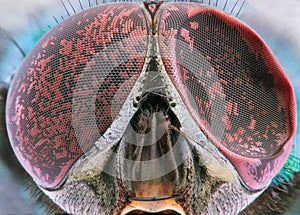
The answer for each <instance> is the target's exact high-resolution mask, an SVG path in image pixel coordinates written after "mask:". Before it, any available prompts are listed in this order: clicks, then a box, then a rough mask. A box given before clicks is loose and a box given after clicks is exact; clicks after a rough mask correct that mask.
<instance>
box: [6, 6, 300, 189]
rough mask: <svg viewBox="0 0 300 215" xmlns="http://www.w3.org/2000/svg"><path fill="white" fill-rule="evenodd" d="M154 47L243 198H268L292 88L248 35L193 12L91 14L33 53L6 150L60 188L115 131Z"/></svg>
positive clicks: (227, 20) (19, 78)
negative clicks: (244, 190) (260, 193)
mask: <svg viewBox="0 0 300 215" xmlns="http://www.w3.org/2000/svg"><path fill="white" fill-rule="evenodd" d="M156 9H157V8H156ZM147 12H150V13H152V14H151V15H152V16H149V15H147V16H146V15H145V14H146V13H147ZM154 13H157V14H154ZM152 18H153V19H154V22H153V23H151V19H152ZM152 24H153V25H152ZM156 24H157V26H156ZM150 31H152V32H151V33H152V34H157V36H158V40H156V39H153V38H152V37H149V35H150ZM156 41H158V44H157V45H158V49H157V50H156V48H157V47H156V46H155V45H156V44H154V43H156ZM153 44H154V45H153ZM150 46H151V47H152V48H153V47H155V49H154V48H153V49H151V50H152V51H153V50H156V51H158V52H159V53H157V54H158V55H157V56H154V57H157V58H158V57H160V56H161V57H162V61H163V64H164V66H165V68H166V71H167V73H168V75H169V76H170V78H171V80H172V82H173V84H174V86H175V87H176V89H177V90H178V92H179V94H180V96H181V97H182V100H183V101H184V103H185V106H186V108H187V109H188V110H189V112H190V113H191V115H192V116H193V118H194V120H195V121H196V122H197V124H198V126H199V129H201V131H203V132H204V133H205V135H206V136H207V137H208V138H209V139H210V140H211V142H212V143H213V144H214V145H215V146H216V147H218V149H219V150H220V151H222V153H223V154H224V155H225V156H226V157H227V159H228V160H230V161H231V162H232V164H233V166H234V167H235V168H236V170H237V172H238V173H239V175H240V177H241V179H242V181H243V182H244V184H245V185H246V186H247V187H248V188H249V189H253V190H257V189H262V188H264V187H265V186H266V185H267V184H268V183H269V182H270V180H271V178H273V177H274V176H275V175H276V174H277V173H278V171H279V170H280V168H281V167H282V165H283V163H284V162H285V161H286V159H287V156H288V154H289V152H290V149H291V147H292V138H293V135H294V133H295V127H296V122H295V121H296V120H295V119H296V117H295V115H296V109H295V97H294V94H293V90H292V87H291V85H290V83H289V81H288V79H287V77H286V75H285V74H284V71H283V69H282V68H281V66H280V65H279V63H278V62H277V60H276V59H275V57H274V56H273V54H272V53H271V51H270V50H269V48H268V47H267V46H266V44H265V43H264V42H263V41H262V40H261V39H260V38H259V37H258V36H257V34H256V33H255V32H254V31H253V30H251V29H249V27H247V26H246V25H244V24H243V23H241V22H239V21H237V20H236V19H234V18H232V17H231V16H229V15H227V14H225V13H222V12H220V11H218V10H216V9H213V8H211V7H206V6H203V5H201V4H193V3H167V4H161V5H160V7H159V9H158V11H155V10H154V8H150V9H149V10H148V11H147V10H146V9H145V8H143V6H142V4H137V3H120V4H109V5H101V6H97V7H94V8H91V9H88V10H85V11H83V12H81V13H78V14H76V15H74V16H72V17H70V18H69V19H67V20H65V21H63V22H61V23H60V24H59V25H57V26H56V27H55V28H53V29H52V30H50V31H49V32H48V33H47V34H46V35H45V36H44V37H43V38H42V39H41V40H40V41H39V42H38V43H37V45H36V46H35V47H34V48H33V50H32V51H31V52H30V53H29V54H28V56H27V57H26V58H25V61H24V63H23V64H22V66H21V68H20V70H19V71H18V73H17V74H16V75H15V77H14V80H13V82H12V84H11V87H10V91H9V95H8V104H7V111H6V112H7V124H8V132H9V136H10V140H11V143H12V146H13V148H14V151H15V154H16V155H17V157H18V159H19V160H20V162H21V163H22V165H23V166H24V168H25V169H26V170H27V172H28V173H29V174H30V175H31V176H32V177H33V179H34V180H35V181H36V183H37V184H39V185H40V186H42V187H45V188H55V187H57V186H59V185H60V184H61V182H62V181H63V179H64V178H65V176H66V175H67V173H68V171H69V170H70V168H71V166H72V165H73V164H74V162H75V161H76V160H77V159H78V158H79V157H80V156H82V155H83V153H84V152H86V151H87V150H89V149H90V148H91V147H92V146H93V145H94V143H95V141H96V140H98V139H99V138H100V136H101V135H102V134H103V133H104V132H105V131H106V130H107V128H108V127H109V126H110V125H111V123H112V122H113V121H114V116H116V114H117V113H118V112H119V110H120V107H121V106H122V104H123V103H124V101H125V99H126V98H127V97H128V95H129V93H130V92H131V89H132V88H133V86H134V84H135V82H136V80H137V77H138V76H139V74H140V73H141V71H142V69H143V68H144V67H145V66H144V63H145V62H144V61H145V58H146V57H150V56H147V53H149V52H148V51H149V50H148V49H149V47H150ZM152 54H153V53H152ZM152 57H153V56H152ZM119 89H122V93H121V94H120V95H118V96H117V97H118V99H117V103H118V105H116V106H114V107H112V103H113V101H114V102H116V99H114V97H115V95H116V93H117V91H118V90H119ZM74 110H75V111H74ZM76 110H83V111H80V112H76ZM78 113H85V114H78ZM90 113H92V115H93V116H91V114H90ZM180 120H181V119H180V118H179V121H180Z"/></svg>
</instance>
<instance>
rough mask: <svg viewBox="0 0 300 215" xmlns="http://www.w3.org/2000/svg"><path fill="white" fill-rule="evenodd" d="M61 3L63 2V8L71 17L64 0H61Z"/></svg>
mask: <svg viewBox="0 0 300 215" xmlns="http://www.w3.org/2000/svg"><path fill="white" fill-rule="evenodd" d="M60 2H61V4H62V5H63V8H64V9H65V11H66V13H67V14H68V16H70V12H69V10H68V9H67V7H66V5H65V3H64V1H63V0H60Z"/></svg>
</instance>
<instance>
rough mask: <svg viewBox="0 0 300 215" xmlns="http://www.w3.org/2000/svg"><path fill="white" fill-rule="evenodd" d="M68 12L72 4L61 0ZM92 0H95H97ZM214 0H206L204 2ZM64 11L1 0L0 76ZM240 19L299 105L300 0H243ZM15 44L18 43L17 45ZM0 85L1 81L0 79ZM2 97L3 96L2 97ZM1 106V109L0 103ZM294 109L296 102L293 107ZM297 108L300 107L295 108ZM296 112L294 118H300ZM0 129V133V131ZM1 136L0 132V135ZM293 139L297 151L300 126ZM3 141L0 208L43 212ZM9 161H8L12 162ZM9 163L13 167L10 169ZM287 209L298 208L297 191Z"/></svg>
mask: <svg viewBox="0 0 300 215" xmlns="http://www.w3.org/2000/svg"><path fill="white" fill-rule="evenodd" d="M69 1H70V2H73V6H74V9H75V10H76V11H80V8H81V6H80V4H79V2H80V3H81V4H82V6H83V7H84V8H86V7H88V6H89V5H95V4H96V0H81V1H80V0H69ZM63 2H64V3H65V5H66V7H67V8H68V9H69V11H70V12H72V11H73V9H72V8H71V7H70V5H69V4H68V1H67V0H63ZM97 2H100V0H99V1H97ZM209 2H210V3H211V4H215V2H216V1H214V0H210V1H208V0H207V1H205V0H204V3H206V4H208V3H209ZM235 3H236V0H228V2H227V3H226V1H224V0H219V1H218V7H219V8H221V9H223V8H224V6H225V4H226V5H227V6H226V8H225V11H227V12H230V11H231V9H232V8H233V6H234V4H235ZM242 3H243V1H238V3H237V6H236V8H235V9H234V11H233V15H235V14H236V13H237V12H238V9H239V8H240V7H241V5H242ZM53 16H55V19H57V21H61V20H62V19H63V18H64V17H67V12H66V11H65V9H64V7H63V4H62V3H61V1H60V0H0V81H1V82H2V83H6V84H9V82H10V80H11V77H12V75H13V74H14V72H15V71H16V69H17V68H18V66H19V65H20V64H21V62H22V59H23V56H24V55H26V53H27V52H28V51H29V50H30V49H31V48H32V46H33V45H34V44H35V43H36V42H37V40H38V39H39V38H40V37H41V35H43V34H44V33H45V32H46V31H48V30H49V29H50V28H51V27H53V26H55V25H56V20H55V19H54V18H53ZM239 19H241V20H242V21H243V22H245V23H246V24H247V25H249V26H250V27H252V28H253V29H254V30H255V31H256V32H257V33H258V34H259V35H260V36H261V37H262V38H263V39H264V40H265V41H266V43H267V44H268V45H269V47H270V48H271V50H272V51H273V52H274V54H275V55H276V56H277V58H278V60H279V62H280V63H281V65H282V66H283V67H284V69H285V71H286V73H287V75H288V77H289V78H290V80H291V82H292V84H293V86H294V89H295V92H296V95H297V103H298V107H300V0H289V1H282V0H246V1H245V4H244V6H243V8H242V10H241V12H240V14H239ZM17 44H18V45H19V46H20V47H18V46H16V45H17ZM0 90H1V84H0ZM0 99H1V96H0ZM2 101H3V98H2ZM0 103H1V101H0ZM0 108H2V109H1V110H0V111H3V103H2V107H0ZM298 110H299V108H298ZM298 113H299V111H298ZM299 116H300V113H299V114H298V124H299V122H300V117H299ZM0 135H1V133H0ZM0 140H1V138H0ZM295 143H296V144H297V145H298V147H296V148H295V149H296V153H297V154H298V156H299V157H300V128H299V127H298V131H297V136H296V139H295ZM5 144H7V143H5V142H0V150H1V153H0V155H1V157H0V211H1V214H44V213H45V211H44V210H43V209H42V208H41V205H39V204H37V203H35V202H34V200H32V198H31V196H30V194H29V192H28V189H27V187H26V186H28V185H25V184H24V180H23V176H22V174H20V173H19V167H17V166H14V164H13V163H11V165H10V164H9V162H4V160H6V161H7V160H9V159H14V157H6V158H5V159H4V157H5V156H6V155H7V156H12V155H9V154H6V150H9V148H8V149H7V148H5V147H7V146H4V145H5ZM12 165H13V166H12ZM12 169H13V170H14V171H12ZM286 214H288V215H293V214H300V196H299V197H298V199H297V200H296V201H295V203H294V204H293V206H291V208H290V209H289V212H287V213H286Z"/></svg>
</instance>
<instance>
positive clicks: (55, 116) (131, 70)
mask: <svg viewBox="0 0 300 215" xmlns="http://www.w3.org/2000/svg"><path fill="white" fill-rule="evenodd" d="M147 26H149V24H148V23H147V19H146V17H145V13H144V11H143V10H142V8H141V7H140V6H138V5H137V4H130V3H128V4H116V5H113V4H111V5H102V6H98V7H95V8H92V9H88V10H85V11H82V12H81V13H78V14H76V15H74V16H72V17H71V18H69V19H67V20H65V21H63V22H62V23H60V24H59V25H57V26H56V27H54V28H53V29H51V31H49V32H48V33H47V34H46V35H45V36H44V37H43V38H42V39H41V40H40V41H39V42H38V43H37V44H36V45H35V47H34V48H33V49H32V51H31V52H30V53H29V54H28V55H27V57H26V59H25V61H24V63H23V64H22V66H21V68H20V69H19V72H18V73H17V74H16V76H15V78H14V81H13V83H12V85H11V90H10V92H9V99H8V105H7V116H8V117H7V122H8V128H9V134H10V138H11V142H12V145H13V148H14V151H15V153H16V155H17V157H18V158H19V160H20V161H21V163H22V164H23V166H24V168H25V169H26V170H27V171H28V172H29V173H30V175H31V176H32V177H33V179H34V180H35V181H36V183H37V184H39V185H41V186H42V187H48V188H51V187H55V186H57V185H59V183H60V182H61V181H62V179H63V178H64V176H65V175H66V174H67V172H68V170H69V169H70V167H71V166H72V164H73V163H74V162H75V161H76V159H78V158H79V157H80V156H81V155H82V154H83V152H84V151H86V150H88V149H89V148H91V147H92V146H93V144H94V142H95V141H96V140H97V139H98V138H99V137H100V135H101V134H103V132H104V131H105V130H106V129H107V128H108V127H109V125H110V123H111V122H112V120H113V119H112V118H111V113H110V111H109V110H111V107H110V106H111V101H112V98H113V97H114V94H115V93H116V91H117V90H118V88H120V87H121V86H122V84H123V83H124V82H125V81H127V80H129V79H130V80H131V81H130V82H128V81H127V82H126V84H127V85H126V86H122V89H123V90H124V91H125V92H124V94H123V96H124V98H119V99H120V100H119V102H122V100H124V99H125V98H126V96H127V94H128V93H129V92H130V90H131V87H132V85H133V84H134V80H135V79H134V77H136V75H138V74H139V72H140V71H141V70H142V67H143V64H144V56H146V47H147V37H146V36H147V35H148V28H147ZM120 41H121V42H122V41H124V43H121V42H120ZM116 43H118V44H120V45H122V46H120V45H119V46H117V47H114V46H113V44H116ZM99 50H101V53H102V55H101V56H99V55H98V54H97V53H98V52H99ZM86 80H88V82H89V83H86V85H85V86H84V87H87V88H90V91H88V90H85V91H84V92H87V94H85V95H80V93H78V95H77V96H76V99H77V100H80V99H82V100H83V99H84V98H90V97H92V96H96V101H97V104H91V103H92V102H91V101H92V100H91V99H85V100H86V101H84V102H76V104H75V103H72V102H74V97H75V96H74V94H75V88H76V84H77V83H79V82H80V81H82V82H84V81H86ZM93 86H97V92H94V90H93ZM80 87H81V86H80ZM80 87H79V88H80ZM89 93H90V94H89ZM76 105H81V106H80V107H75V106H76ZM90 107H94V108H95V118H96V119H95V120H96V121H97V125H98V128H99V129H96V130H95V129H91V127H94V123H93V124H92V123H91V122H90V121H89V120H88V116H85V115H80V116H76V122H75V121H74V120H75V119H74V118H75V117H74V115H75V114H76V113H75V114H74V112H73V116H72V109H73V110H74V109H88V108H90ZM72 123H73V124H72ZM89 123H90V124H89ZM74 125H77V126H82V127H80V128H79V127H77V128H76V131H75V129H74V127H73V126H74ZM75 132H77V133H75ZM78 138H82V141H84V143H82V144H80V143H79V141H80V140H78Z"/></svg>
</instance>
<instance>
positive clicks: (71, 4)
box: [68, 0, 76, 14]
mask: <svg viewBox="0 0 300 215" xmlns="http://www.w3.org/2000/svg"><path fill="white" fill-rule="evenodd" d="M68 3H69V5H70V7H71V8H72V10H73V12H74V14H76V10H75V8H74V7H73V5H72V4H71V2H70V0H68Z"/></svg>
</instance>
